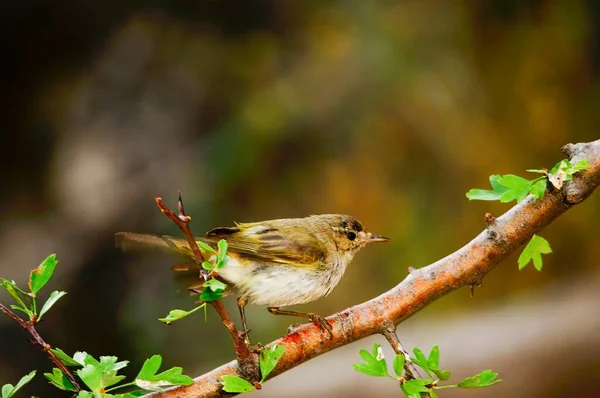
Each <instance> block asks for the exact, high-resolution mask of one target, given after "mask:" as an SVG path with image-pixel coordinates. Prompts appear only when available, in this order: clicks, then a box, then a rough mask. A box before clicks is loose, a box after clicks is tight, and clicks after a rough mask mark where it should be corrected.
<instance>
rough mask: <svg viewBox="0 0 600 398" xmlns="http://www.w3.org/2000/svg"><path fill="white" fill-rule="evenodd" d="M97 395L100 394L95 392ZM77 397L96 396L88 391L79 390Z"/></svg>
mask: <svg viewBox="0 0 600 398" xmlns="http://www.w3.org/2000/svg"><path fill="white" fill-rule="evenodd" d="M97 396H101V395H100V394H97ZM77 398H96V397H95V396H94V394H92V393H91V392H89V391H79V393H78V394H77Z"/></svg>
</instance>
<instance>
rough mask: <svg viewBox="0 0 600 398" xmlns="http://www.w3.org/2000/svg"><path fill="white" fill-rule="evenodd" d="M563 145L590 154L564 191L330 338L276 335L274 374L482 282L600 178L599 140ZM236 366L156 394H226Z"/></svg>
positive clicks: (386, 297)
mask: <svg viewBox="0 0 600 398" xmlns="http://www.w3.org/2000/svg"><path fill="white" fill-rule="evenodd" d="M563 151H564V152H565V153H566V154H567V155H569V156H570V157H571V161H572V162H573V163H575V162H577V161H579V160H581V159H584V158H587V160H588V162H589V164H590V167H589V169H588V170H586V171H583V172H580V173H578V174H576V175H575V176H574V178H573V181H569V182H567V183H566V184H565V186H564V188H563V190H561V191H558V190H551V191H549V192H546V195H545V197H544V199H542V200H534V199H533V197H532V196H531V195H530V196H528V197H527V198H526V199H525V200H523V201H522V202H521V203H519V204H517V205H516V206H514V207H512V208H511V209H510V210H509V211H507V212H506V213H504V214H503V215H502V216H501V217H499V218H497V219H493V218H489V217H488V218H487V219H486V220H487V224H488V225H487V227H486V228H485V229H484V230H483V231H482V232H481V233H480V234H479V235H477V236H476V237H475V238H474V239H473V240H472V241H471V242H469V243H467V244H466V245H465V246H463V247H462V248H461V249H459V250H457V251H456V252H454V253H452V254H450V255H449V256H447V257H445V258H443V259H441V260H439V261H437V262H435V263H433V264H431V265H429V266H426V267H423V268H420V269H417V270H414V271H412V272H411V273H410V274H409V275H408V277H407V278H406V279H404V280H403V281H402V282H401V283H400V284H398V285H397V286H396V287H394V288H393V289H391V290H389V291H387V292H385V293H383V294H382V295H380V296H379V297H375V298H374V299H372V300H369V301H367V302H365V303H362V304H359V305H356V306H354V307H351V308H348V309H346V310H344V311H341V312H339V313H337V314H334V315H331V316H329V317H328V318H327V319H328V320H329V323H330V325H331V326H332V331H333V337H332V338H330V337H329V335H328V333H327V331H324V330H323V329H322V328H320V327H319V326H317V325H314V324H307V325H303V326H302V327H300V328H297V329H295V330H294V331H293V332H292V333H290V334H288V335H286V336H284V337H282V338H280V339H278V340H276V341H273V342H272V343H271V344H270V345H279V344H280V345H283V346H285V354H284V355H283V357H282V358H281V359H280V361H279V363H278V364H277V367H276V369H275V370H274V371H273V372H272V373H271V375H270V376H271V377H272V376H276V375H277V374H280V373H283V372H285V371H286V370H288V369H291V368H293V367H295V366H298V365H300V364H301V363H304V362H306V361H308V360H309V359H311V358H314V357H316V356H318V355H321V354H323V353H325V352H328V351H331V350H333V349H334V348H337V347H340V346H343V345H346V344H349V343H351V342H354V341H356V340H359V339H361V338H363V337H366V336H369V335H372V334H375V333H380V332H381V325H383V324H385V323H386V322H391V323H392V324H394V325H397V324H398V323H400V322H402V321H403V320H405V319H407V318H408V317H410V316H411V315H413V314H414V313H416V312H417V311H419V310H421V309H423V308H424V307H426V306H427V305H428V304H429V303H431V302H433V301H435V300H437V299H438V298H440V297H442V296H444V295H446V294H448V293H450V292H452V291H454V290H456V289H458V288H460V287H463V286H471V285H476V284H477V283H479V282H480V281H481V280H482V279H483V277H484V276H485V275H486V274H487V273H488V272H490V271H491V270H492V269H493V268H494V267H496V266H497V265H498V264H499V263H500V262H501V261H502V260H503V259H504V258H506V257H507V256H508V255H509V254H511V253H512V252H514V251H515V250H516V249H517V248H518V247H519V246H521V245H522V244H523V243H525V242H526V241H527V240H528V239H530V238H531V236H532V235H533V234H534V233H536V232H538V231H540V230H541V229H542V228H544V227H545V226H547V225H548V224H550V223H551V222H552V221H554V220H555V219H556V218H557V217H558V216H560V215H561V214H563V213H564V212H565V211H567V210H568V209H569V208H571V207H572V206H573V205H575V204H577V203H580V202H581V201H583V200H584V199H586V198H587V197H588V196H589V195H590V194H591V193H592V192H593V191H594V190H595V189H596V187H597V186H598V185H599V184H600V140H597V141H594V142H591V143H586V144H569V145H566V146H565V147H564V148H563ZM236 369H237V363H236V361H232V362H229V363H227V364H225V365H222V366H220V367H218V368H216V369H214V370H212V371H210V372H208V373H206V374H204V375H202V376H199V377H197V378H196V379H195V382H194V384H193V385H191V386H188V387H180V388H177V389H171V390H168V391H166V392H163V393H161V394H156V395H155V396H163V397H219V396H225V394H224V393H223V392H221V385H220V383H219V379H220V378H221V376H223V375H231V374H236Z"/></svg>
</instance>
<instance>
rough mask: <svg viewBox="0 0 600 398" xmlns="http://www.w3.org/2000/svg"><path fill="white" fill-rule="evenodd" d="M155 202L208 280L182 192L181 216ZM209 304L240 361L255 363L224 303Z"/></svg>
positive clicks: (179, 206) (180, 202)
mask: <svg viewBox="0 0 600 398" xmlns="http://www.w3.org/2000/svg"><path fill="white" fill-rule="evenodd" d="M155 200H156V204H157V205H158V207H159V208H160V211H162V212H163V214H164V215H165V216H167V218H169V220H171V221H173V222H174V223H175V224H176V225H177V226H178V227H179V229H181V232H183V234H184V235H185V238H186V240H187V242H188V245H189V246H190V249H191V250H192V253H193V258H194V261H195V262H196V264H198V266H199V268H200V272H201V275H202V276H203V277H204V278H205V279H207V278H208V273H207V272H206V271H205V270H204V269H203V268H202V267H201V264H202V262H203V261H204V256H203V255H202V252H201V251H200V248H199V247H198V244H197V243H196V239H195V238H194V235H193V234H192V231H191V229H190V225H189V224H190V221H191V220H192V218H191V217H190V216H187V215H186V214H185V211H184V209H183V200H182V199H181V192H179V200H178V201H177V210H178V213H179V214H175V212H173V211H172V210H171V209H169V208H168V207H167V206H166V205H165V204H164V203H163V201H162V198H155ZM209 304H210V305H212V307H213V308H214V309H215V311H216V312H217V314H218V315H219V317H220V318H221V322H222V323H223V325H224V326H225V328H226V329H227V331H228V332H229V335H230V336H231V339H232V340H233V346H234V348H235V352H236V356H237V358H238V360H239V361H241V362H247V361H250V362H254V359H255V358H254V357H255V356H253V355H252V354H251V352H250V349H249V347H248V345H247V344H246V341H245V335H244V333H243V332H241V331H239V330H237V328H236V327H235V322H233V319H232V318H231V315H229V313H228V312H227V310H226V309H225V307H224V306H223V303H221V301H220V300H217V301H210V302H209ZM244 368H245V367H244Z"/></svg>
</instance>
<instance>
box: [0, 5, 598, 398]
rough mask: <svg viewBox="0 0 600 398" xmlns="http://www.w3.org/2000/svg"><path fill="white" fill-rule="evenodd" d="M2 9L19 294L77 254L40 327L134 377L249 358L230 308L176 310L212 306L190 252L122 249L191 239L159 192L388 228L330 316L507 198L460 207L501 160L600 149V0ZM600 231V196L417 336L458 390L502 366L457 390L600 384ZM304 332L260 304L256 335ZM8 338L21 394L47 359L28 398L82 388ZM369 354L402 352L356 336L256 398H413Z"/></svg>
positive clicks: (0, 361) (249, 212)
mask: <svg viewBox="0 0 600 398" xmlns="http://www.w3.org/2000/svg"><path fill="white" fill-rule="evenodd" d="M0 21H1V25H0V29H1V34H0V37H1V39H0V43H1V46H2V47H1V49H2V50H1V51H2V52H1V53H2V59H3V62H2V67H1V68H2V74H1V76H2V85H1V87H2V96H1V98H2V99H1V101H2V102H1V107H0V109H1V110H2V112H3V117H2V125H3V127H2V130H3V137H2V143H1V144H0V158H1V159H2V160H1V161H2V163H3V167H2V170H3V173H2V176H3V177H2V180H1V189H0V259H1V260H0V276H3V277H6V278H9V279H15V280H16V281H17V282H19V283H21V284H23V285H24V284H25V283H26V278H27V275H28V273H29V270H30V269H32V268H34V267H35V266H37V265H38V264H39V263H40V261H41V260H42V259H43V258H45V257H46V256H47V255H48V254H50V253H57V255H58V258H59V260H60V265H59V269H58V271H57V274H56V277H55V278H54V279H53V281H52V282H51V284H50V286H49V287H48V288H46V294H48V293H49V292H50V291H52V290H66V291H67V292H68V295H67V296H66V297H65V298H63V299H62V300H61V301H60V302H59V303H58V304H57V305H56V307H55V308H54V309H53V310H52V311H51V312H50V313H49V314H48V316H47V317H46V320H45V321H44V322H43V324H42V325H40V332H41V333H42V334H43V335H44V336H45V338H46V339H47V341H48V342H50V343H51V344H53V345H55V346H58V347H61V348H62V349H63V350H65V351H66V352H68V353H73V352H74V351H76V350H85V351H88V352H90V353H92V354H93V355H96V356H99V355H117V356H118V357H119V358H123V359H128V360H130V361H131V365H130V367H129V368H128V369H126V374H128V375H130V376H133V375H135V374H136V370H137V369H139V366H140V365H141V363H142V361H143V360H144V359H145V358H147V357H148V356H150V355H152V354H155V353H159V354H162V355H163V356H164V362H165V365H166V366H176V365H177V366H183V367H184V370H185V371H186V373H187V374H190V375H199V374H201V373H203V372H205V371H207V370H209V369H212V368H214V367H215V366H217V365H219V364H221V363H223V362H225V361H229V360H230V359H231V358H232V357H233V349H232V347H231V344H230V342H229V339H228V337H227V335H226V333H225V332H224V330H223V327H222V325H221V324H220V323H219V321H218V319H217V317H216V315H215V314H213V313H212V312H211V311H209V312H208V318H207V321H206V322H205V321H204V320H203V317H202V316H195V317H192V318H188V319H185V320H183V321H181V322H177V323H175V324H174V325H172V326H170V327H167V326H164V325H163V324H161V323H159V322H158V321H157V320H156V319H157V318H158V317H161V316H164V315H165V314H166V313H167V312H168V310H170V309H172V308H192V306H193V303H192V300H191V299H190V297H189V296H188V295H187V294H185V292H181V291H178V289H179V287H178V286H177V285H176V284H175V283H174V282H173V280H172V278H171V275H170V269H169V266H170V265H171V264H172V261H173V259H172V258H170V257H168V256H162V255H161V256H158V255H155V254H134V255H130V254H127V255H123V254H122V253H121V252H119V251H118V250H116V249H115V248H114V238H113V234H114V233H115V232H117V231H135V232H144V233H156V234H163V233H166V234H173V235H176V234H178V233H179V232H178V231H177V229H176V227H174V225H172V224H171V223H170V222H169V221H168V220H167V219H166V218H165V217H164V216H163V215H162V214H161V213H160V212H159V211H158V210H157V208H156V206H155V203H154V200H153V198H154V197H155V196H162V197H163V198H164V199H165V200H166V202H167V203H168V204H169V205H171V206H175V205H176V195H177V190H178V189H180V190H182V192H183V195H184V201H185V204H186V211H187V213H188V214H189V215H191V216H192V217H193V223H192V228H193V230H194V231H195V232H196V233H197V234H202V233H203V232H204V231H206V230H208V229H210V228H212V227H215V226H226V225H231V224H232V222H233V221H239V222H243V221H257V220H264V219H271V218H279V217H300V216H305V215H309V214H318V213H325V212H335V213H348V214H352V215H354V216H356V217H357V218H359V219H360V220H361V221H362V222H363V223H364V224H366V225H367V227H369V228H370V229H371V230H373V231H375V232H377V233H381V234H384V235H386V236H390V237H391V238H392V242H391V243H389V244H386V245H377V246H373V247H369V248H367V249H365V250H363V251H362V252H361V253H360V254H359V255H358V256H357V258H356V259H355V260H354V262H353V263H352V266H351V267H350V268H349V270H348V272H347V274H346V276H345V278H344V279H343V280H342V282H341V284H340V286H339V287H338V288H337V289H336V290H335V291H334V292H333V293H332V294H331V295H330V296H329V297H327V298H325V299H323V300H320V301H318V302H315V303H313V304H310V305H307V306H303V307H300V309H310V310H311V311H316V312H319V313H321V314H330V313H333V312H335V311H338V310H342V309H344V308H346V307H348V306H351V305H354V304H357V303H360V302H362V301H364V300H367V299H369V298H371V297H373V296H376V295H378V294H380V293H381V292H383V291H385V290H387V289H389V288H391V287H392V286H394V285H395V284H397V283H398V282H400V281H401V280H402V279H403V278H404V277H405V275H406V269H407V267H408V266H414V267H421V266H425V265H427V264H429V263H431V262H433V261H435V260H437V259H439V258H441V257H443V256H445V255H447V254H449V253H451V252H452V251H454V250H456V249H458V248H459V247H460V246H462V245H463V244H465V243H466V242H468V241H469V240H470V239H471V238H472V237H474V236H475V235H476V234H478V233H479V231H480V230H481V229H482V228H483V226H484V223H483V214H484V213H485V212H487V211H490V212H492V213H493V214H494V215H500V214H501V213H503V212H504V211H505V210H507V209H508V207H509V206H508V205H502V204H496V203H487V202H469V201H468V200H467V199H466V198H465V196H464V194H465V192H466V191H467V190H468V189H470V188H473V187H485V186H486V185H487V178H488V176H489V175H490V174H495V173H499V174H506V173H515V174H521V175H523V174H524V173H525V172H524V170H525V169H527V168H541V167H550V166H552V165H553V164H554V163H555V162H557V161H558V160H560V159H561V158H562V157H563V155H562V154H561V153H560V147H561V146H562V145H563V144H566V143H568V142H581V141H590V140H594V139H597V138H598V137H599V134H598V122H599V121H600V112H599V109H600V107H599V106H600V79H599V69H600V40H599V39H600V30H599V28H600V3H599V2H596V1H571V0H529V1H517V0H513V1H511V0H505V1H480V0H467V1H455V2H445V1H425V2H423V1H377V2H375V1H362V0H354V1H344V2H342V1H337V2H324V1H274V0H260V1H258V0H254V1H243V2H235V1H220V0H197V1H178V2H166V1H159V0H154V1H146V2H122V1H113V0H108V1H102V2H98V1H73V0H62V1H54V2H50V1H44V0H35V1H34V0H23V1H18V2H7V3H6V4H3V12H2V13H1V15H0ZM599 220H600V199H599V197H598V195H594V196H592V197H590V198H589V199H588V200H587V201H586V202H585V203H583V204H582V205H580V206H577V207H576V208H574V209H572V210H571V211H569V212H567V213H566V214H565V215H564V216H562V217H561V218H560V219H558V220H557V221H556V222H554V223H553V224H552V225H550V226H549V227H548V228H547V229H546V230H544V231H543V233H542V236H544V237H546V238H547V239H548V240H549V241H550V243H551V245H552V247H553V249H554V253H553V254H552V255H550V256H546V257H545V260H544V270H543V272H537V271H535V270H534V269H533V268H532V267H529V268H527V269H525V270H523V271H521V272H519V271H518V270H517V264H516V260H517V256H518V253H517V254H515V255H513V256H511V257H509V258H508V259H507V260H506V261H505V262H504V263H503V264H501V265H500V266H499V267H498V268H496V269H495V270H494V271H493V272H491V273H490V274H489V275H488V276H487V277H486V279H485V280H484V281H483V286H482V287H481V288H478V289H477V290H476V292H475V297H474V299H471V298H470V297H469V292H468V290H467V289H464V290H461V291H457V292H455V293H453V294H451V295H449V296H447V297H444V298H443V299H441V300H439V301H438V302H436V303H434V304H433V305H431V306H430V307H428V308H427V309H425V310H423V311H422V312H420V313H418V314H416V315H415V316H413V317H412V318H411V319H410V320H408V321H407V322H405V323H403V324H401V325H400V327H399V334H400V337H401V340H402V341H403V343H404V345H405V346H406V347H407V348H409V349H410V348H411V347H413V346H419V347H421V348H422V349H424V350H426V351H428V350H429V349H430V347H431V346H432V345H433V344H439V345H440V349H441V353H442V365H443V366H445V367H447V368H450V369H452V370H454V377H455V380H460V378H461V377H464V376H467V375H470V374H474V373H476V372H478V371H480V370H482V369H486V368H492V369H493V370H495V371H498V372H500V374H501V377H502V378H503V379H504V382H503V383H501V384H500V385H498V386H495V387H494V388H490V389H485V390H476V391H458V392H453V391H443V392H441V393H440V395H441V396H444V397H456V396H465V397H505V396H508V395H509V394H511V395H514V394H517V395H518V396H527V397H559V396H560V397H562V396H581V395H585V396H594V395H600V386H599V385H598V383H592V382H591V381H592V380H597V375H598V373H599V371H600V355H599V354H600V333H598V331H599V330H600V312H599V310H598V304H600V293H598V291H599V289H600V273H599V267H598V262H599V260H598V259H599V258H600V244H599V239H598V232H599V231H598V225H599V224H598V222H599ZM0 301H1V302H2V303H8V302H9V300H8V297H7V296H6V295H5V294H3V293H2V294H1V295H0ZM227 305H228V306H229V307H230V308H231V309H232V310H233V311H235V309H234V306H233V302H232V301H228V302H227ZM295 321H296V320H295V319H292V318H286V319H283V318H280V317H273V316H272V315H270V314H268V313H267V312H266V311H265V310H264V309H261V308H250V310H249V322H250V326H251V328H252V330H253V339H254V340H258V341H261V342H268V341H271V340H272V339H274V338H276V337H278V336H280V335H282V334H283V333H284V332H285V330H286V327H287V325H288V324H289V323H291V322H295ZM0 336H1V338H0V382H1V383H7V382H13V383H14V382H16V381H17V380H18V379H19V377H21V376H22V375H24V374H25V373H26V372H28V371H30V370H32V369H38V376H37V377H36V379H35V380H34V382H33V383H32V384H31V385H30V386H28V388H27V389H26V391H25V392H24V393H23V394H22V396H26V395H27V394H36V395H38V396H44V397H47V396H48V397H49V396H61V395H60V393H59V392H57V390H54V389H53V388H52V387H49V386H48V385H47V383H46V382H45V379H44V378H43V376H42V375H41V373H42V372H44V371H50V369H51V364H50V363H49V361H48V360H47V359H46V357H45V356H44V355H43V354H42V353H41V352H39V350H38V349H36V348H34V347H33V346H31V345H30V344H29V343H28V341H27V335H26V333H25V332H24V331H23V330H20V329H19V328H18V327H17V326H16V325H15V324H14V322H12V321H10V320H9V319H8V318H6V317H0ZM373 342H380V343H382V344H384V346H385V342H384V340H383V339H382V338H380V337H373V338H371V339H366V340H363V341H360V342H358V343H356V344H353V345H351V346H349V347H344V348H341V349H338V350H336V351H334V352H331V353H329V354H327V355H324V356H322V357H320V358H318V359H316V360H313V361H310V362H309V363H307V364H304V365H302V366H300V367H298V368H296V369H294V370H292V371H290V372H288V373H286V374H284V375H282V376H280V377H278V378H276V379H274V380H273V381H271V382H269V383H267V384H266V385H265V387H264V389H263V390H262V391H261V392H258V393H252V394H255V395H253V396H259V395H260V396H263V397H305V396H309V395H310V396H328V397H329V396H331V397H346V396H348V397H350V396H355V397H359V396H360V397H362V396H399V392H398V387H397V385H395V384H394V383H393V382H392V381H385V380H381V379H373V378H369V377H366V376H363V375H358V374H356V373H354V371H353V370H352V366H351V364H352V363H353V362H357V361H358V360H359V356H358V353H357V351H358V349H359V348H366V347H370V345H371V344H372V343H373ZM386 349H387V348H386ZM386 352H390V351H389V350H388V351H386Z"/></svg>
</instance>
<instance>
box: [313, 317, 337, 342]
mask: <svg viewBox="0 0 600 398" xmlns="http://www.w3.org/2000/svg"><path fill="white" fill-rule="evenodd" d="M309 317H310V320H311V321H312V322H313V323H316V324H317V325H319V326H320V327H321V328H322V329H324V330H327V333H328V334H329V338H333V329H332V327H331V325H330V324H329V322H328V321H327V319H325V318H323V317H322V316H321V315H319V314H314V313H310V314H309Z"/></svg>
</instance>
